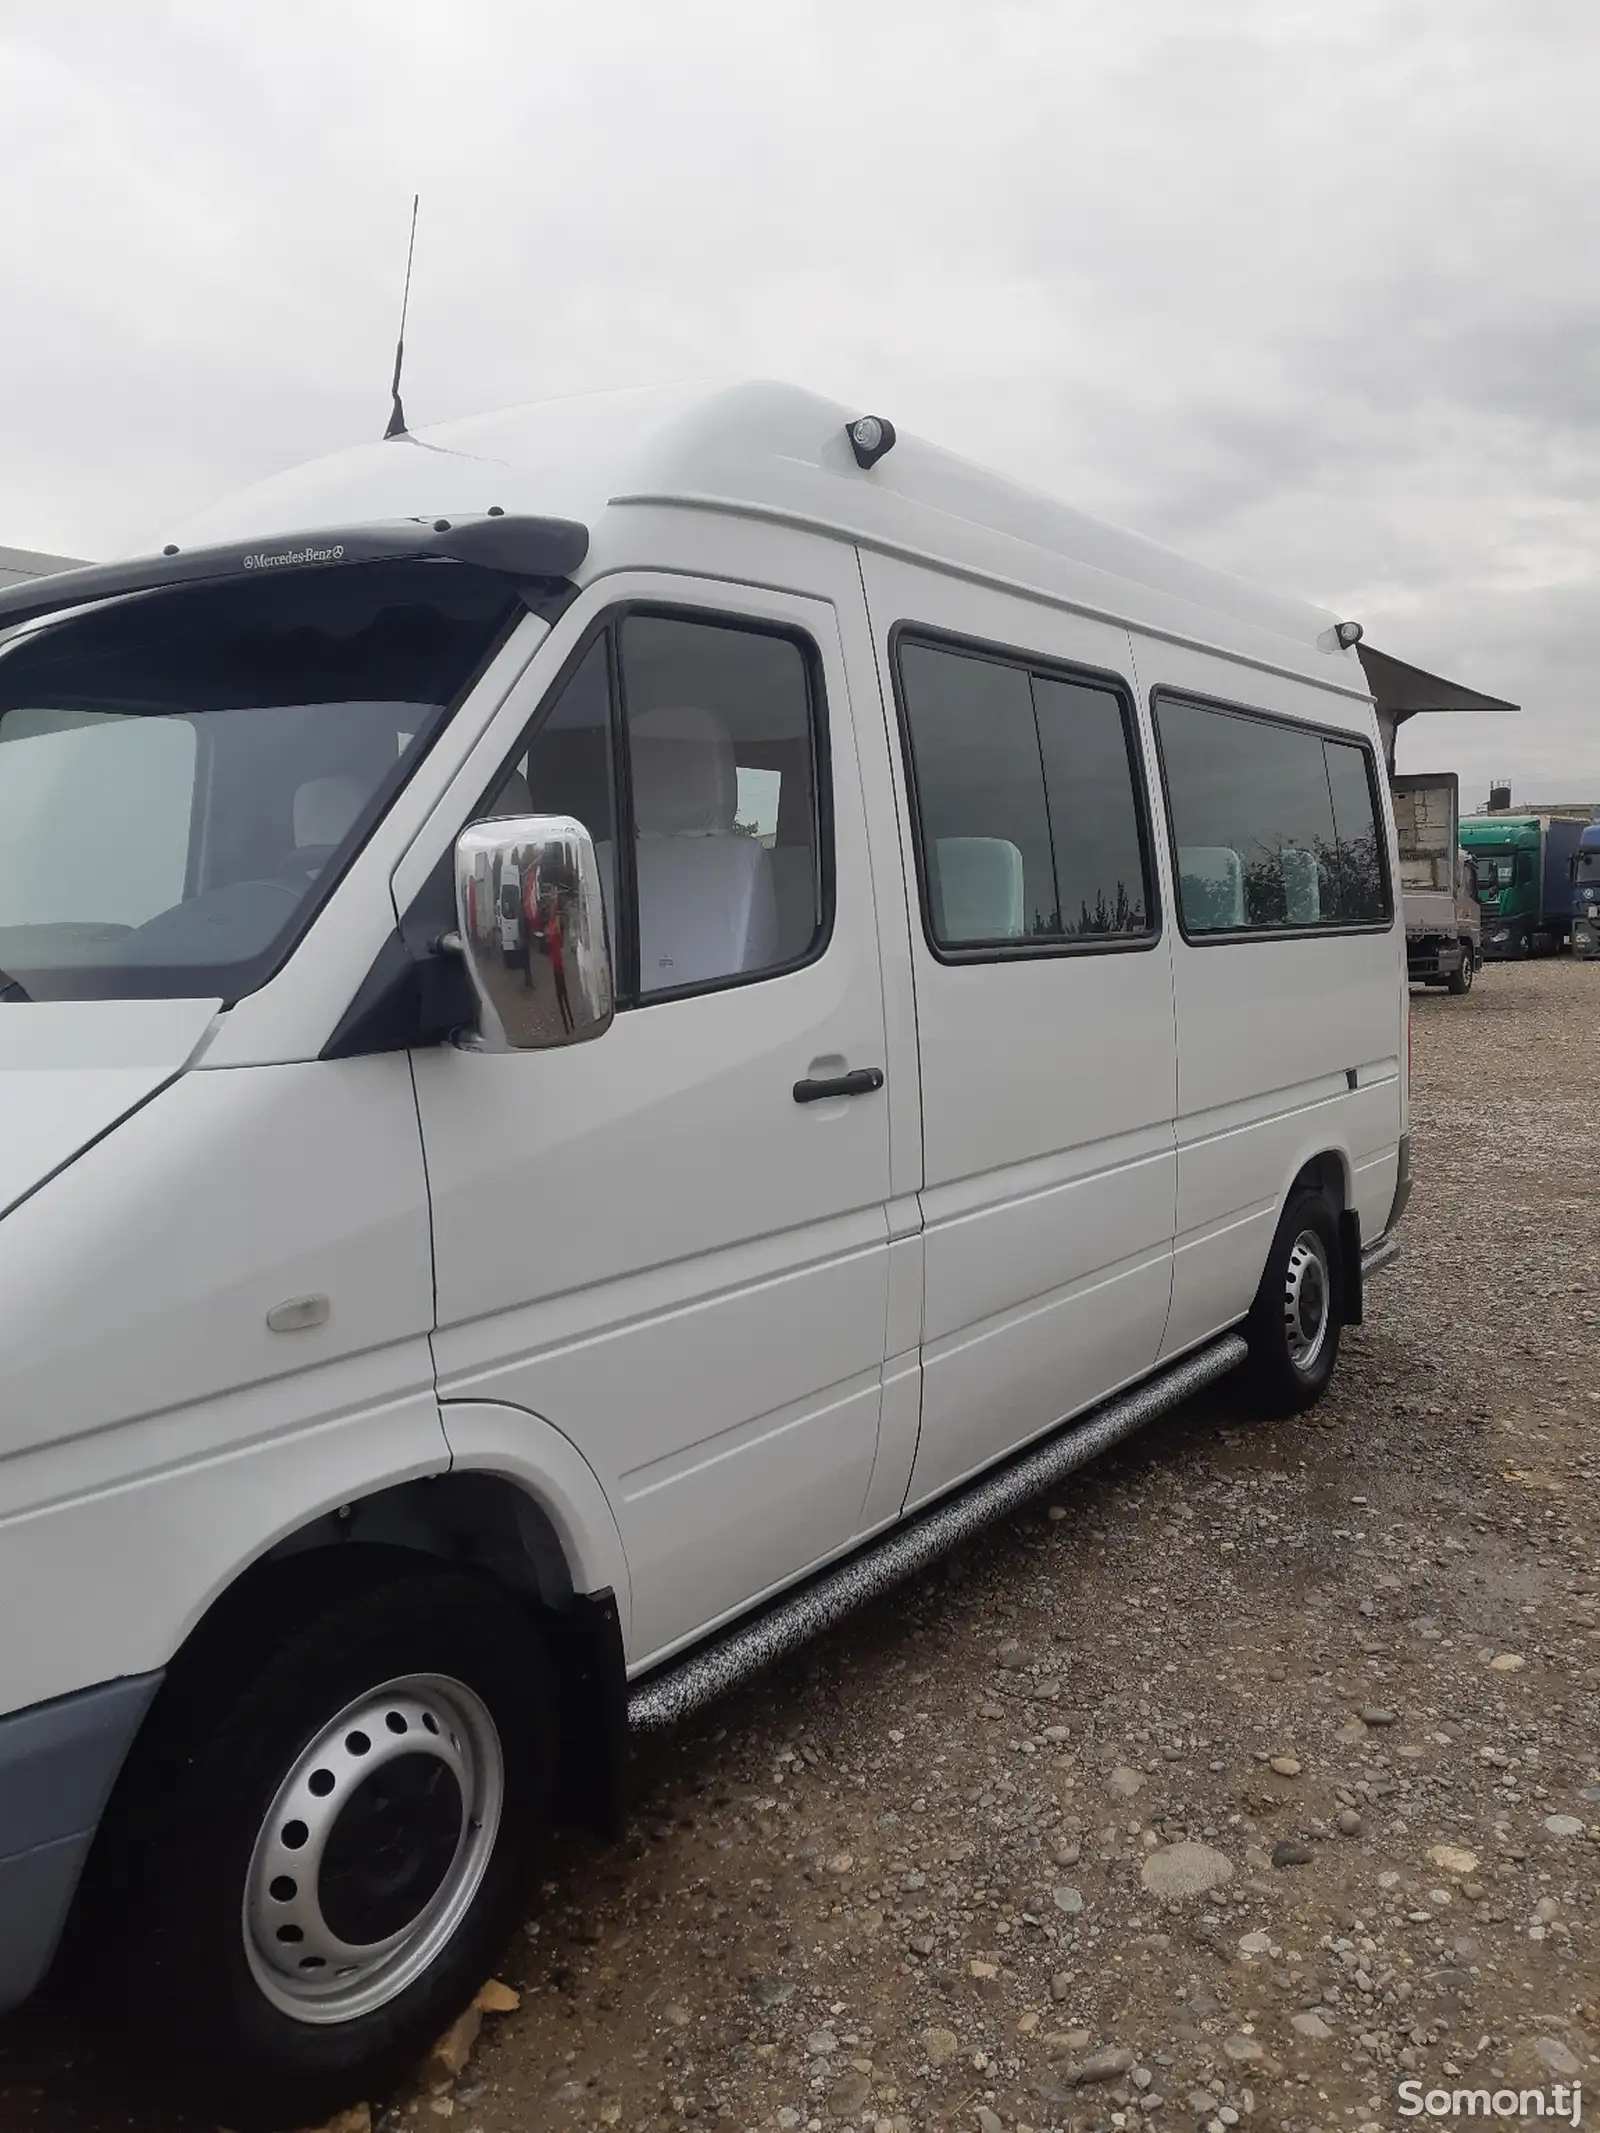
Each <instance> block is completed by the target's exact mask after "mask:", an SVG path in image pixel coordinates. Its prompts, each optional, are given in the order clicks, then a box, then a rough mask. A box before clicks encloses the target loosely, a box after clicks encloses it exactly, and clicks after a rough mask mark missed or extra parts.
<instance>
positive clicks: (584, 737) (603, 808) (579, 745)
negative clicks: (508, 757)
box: [484, 637, 617, 942]
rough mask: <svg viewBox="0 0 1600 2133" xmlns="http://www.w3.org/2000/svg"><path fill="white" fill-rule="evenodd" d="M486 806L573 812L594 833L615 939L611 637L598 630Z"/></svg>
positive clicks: (497, 811)
mask: <svg viewBox="0 0 1600 2133" xmlns="http://www.w3.org/2000/svg"><path fill="white" fill-rule="evenodd" d="M535 728H536V730H535V731H534V732H533V733H532V735H531V736H530V738H529V740H528V744H527V746H526V748H525V749H524V750H523V752H522V753H521V754H520V755H519V756H518V757H517V758H516V760H515V762H514V763H513V764H512V765H511V768H510V770H509V771H508V772H507V774H506V777H505V779H504V780H503V782H502V783H501V785H500V786H499V788H498V790H497V791H496V792H495V793H494V794H493V796H492V797H491V799H490V801H489V803H488V805H487V807H486V808H485V810H484V812H485V813H486V814H489V815H529V814H539V815H571V816H573V817H574V818H575V819H576V820H577V821H579V822H581V823H582V824H583V826H584V828H585V829H586V830H587V831H588V832H589V835H590V836H591V837H592V838H593V839H594V846H595V856H596V858H597V859H598V860H599V862H600V887H601V891H602V894H603V895H604V898H605V906H606V921H607V925H608V927H609V929H610V935H611V939H612V941H613V942H615V940H616V938H617V830H616V812H615V798H614V792H615V784H616V780H615V776H614V774H613V771H612V763H611V682H610V668H609V661H608V659H607V656H606V641H605V639H604V638H603V637H600V638H597V639H596V640H595V642H594V643H593V644H592V645H590V647H589V650H588V652H587V653H586V654H585V656H584V658H583V659H582V661H581V662H580V663H579V665H578V666H577V667H576V669H575V670H574V671H573V673H572V674H571V675H570V676H569V677H568V679H567V681H566V683H565V685H564V686H563V688H562V690H561V692H560V694H559V695H558V696H557V697H556V699H555V701H554V703H552V704H550V705H548V706H547V707H545V708H543V709H541V711H540V713H539V716H538V719H537V720H536V721H535Z"/></svg>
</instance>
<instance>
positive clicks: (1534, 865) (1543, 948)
mask: <svg viewBox="0 0 1600 2133" xmlns="http://www.w3.org/2000/svg"><path fill="white" fill-rule="evenodd" d="M1582 827H1583V825H1582V824H1581V823H1579V822H1575V821H1573V820H1572V819H1571V818H1570V817H1566V816H1561V815H1498V814H1497V815H1471V816H1469V817H1468V819H1467V820H1466V821H1465V822H1463V823H1462V825H1461V842H1462V845H1463V847H1464V849H1465V850H1466V851H1467V853H1468V854H1469V856H1470V857H1471V858H1472V859H1473V860H1475V861H1476V863H1477V868H1478V909H1479V914H1480V918H1481V921H1482V927H1483V953H1484V957H1485V959H1486V960H1489V961H1493V960H1495V959H1497V958H1504V957H1509V956H1525V955H1555V954H1558V953H1559V951H1560V950H1561V948H1562V946H1563V945H1564V943H1565V942H1566V940H1567V938H1568V936H1569V935H1570V934H1571V932H1572V892H1573V880H1572V862H1573V859H1574V858H1575V856H1576V854H1577V850H1578V837H1579V834H1580V832H1581V830H1582Z"/></svg>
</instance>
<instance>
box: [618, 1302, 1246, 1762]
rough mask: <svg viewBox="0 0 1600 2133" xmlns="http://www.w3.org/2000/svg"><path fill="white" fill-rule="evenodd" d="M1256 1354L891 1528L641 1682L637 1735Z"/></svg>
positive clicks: (1136, 1404) (1159, 1386) (682, 1712)
mask: <svg viewBox="0 0 1600 2133" xmlns="http://www.w3.org/2000/svg"><path fill="white" fill-rule="evenodd" d="M1248 1353H1249V1350H1248V1349H1247V1348H1246V1346H1245V1342H1244V1339H1243V1337H1242V1335H1240V1334H1237V1333H1228V1334H1225V1335H1224V1336H1223V1338H1222V1339H1221V1340H1217V1341H1213V1342H1211V1344H1210V1345H1209V1346H1208V1347H1205V1348H1200V1349H1197V1350H1196V1351H1195V1353H1194V1354H1193V1355H1186V1356H1185V1357H1184V1358H1183V1359H1182V1361H1181V1362H1177V1363H1174V1364H1173V1365H1172V1367H1171V1368H1170V1369H1168V1370H1163V1371H1161V1372H1160V1373H1159V1374H1158V1375H1157V1376H1155V1377H1153V1378H1147V1379H1146V1380H1145V1382H1144V1383H1143V1384H1141V1385H1136V1386H1134V1388H1133V1389H1132V1390H1131V1391H1130V1392H1126V1393H1123V1394H1122V1395H1121V1396H1120V1397H1119V1398H1117V1399H1114V1400H1110V1401H1108V1402H1107V1403H1106V1404H1105V1405H1104V1406H1103V1407H1099V1408H1096V1409H1094V1410H1093V1411H1092V1412H1091V1413H1090V1414H1089V1415H1087V1416H1085V1417H1082V1418H1080V1419H1079V1420H1078V1421H1076V1422H1074V1423H1073V1424H1072V1425H1071V1426H1070V1427H1069V1428H1067V1429H1064V1430H1062V1431H1060V1432H1059V1433H1058V1434H1057V1435H1056V1436H1054V1437H1051V1438H1049V1439H1047V1440H1046V1442H1045V1443H1043V1444H1039V1445H1035V1446H1034V1447H1033V1449H1032V1450H1030V1451H1027V1452H1024V1453H1023V1455H1022V1456H1021V1458H1019V1459H1015V1460H1013V1461H1012V1462H1011V1464H1010V1465H1008V1466H1003V1467H1000V1468H998V1469H997V1470H996V1471H994V1472H992V1473H988V1474H985V1475H983V1476H982V1477H981V1478H980V1479H979V1480H978V1481H976V1482H975V1483H974V1484H973V1485H972V1486H971V1487H970V1488H967V1489H964V1490H963V1491H962V1492H961V1493H960V1494H959V1495H957V1496H951V1497H947V1498H945V1500H944V1501H943V1502H941V1503H937V1504H935V1505H934V1506H933V1508H932V1509H931V1510H928V1511H923V1512H921V1513H920V1514H919V1515H918V1516H917V1517H915V1518H911V1519H908V1520H907V1521H906V1523H905V1524H904V1525H902V1526H895V1527H893V1528H891V1530H890V1531H889V1532H888V1533H886V1534H885V1535H883V1537H882V1538H881V1539H879V1540H876V1541H873V1542H871V1543H870V1544H869V1545H868V1546H867V1547H866V1548H865V1549H863V1550H862V1552H861V1553H860V1554H858V1555H853V1556H851V1557H849V1558H848V1560H847V1561H845V1562H843V1563H836V1564H834V1565H833V1566H832V1567H831V1568H830V1569H827V1570H824V1571H822V1572H820V1573H819V1574H818V1576H816V1577H815V1578H813V1579H812V1580H811V1581H810V1583H809V1584H807V1585H803V1586H802V1587H801V1588H800V1590H799V1591H798V1592H792V1593H787V1594H785V1595H784V1596H783V1597H782V1598H781V1599H779V1600H778V1601H777V1602H775V1604H774V1605H773V1606H771V1607H770V1608H768V1609H767V1610H766V1612H765V1613H763V1614H759V1615H756V1616H754V1617H747V1618H746V1619H745V1620H743V1621H740V1622H736V1623H735V1624H734V1625H733V1626H732V1628H730V1629H729V1630H727V1631H726V1632H725V1633H724V1634H723V1635H722V1636H720V1637H719V1638H718V1639H717V1640H716V1641H715V1642H714V1643H711V1644H703V1645H701V1646H699V1647H698V1648H697V1649H696V1650H695V1651H693V1652H691V1653H690V1654H689V1655H688V1656H687V1657H686V1658H684V1659H681V1660H677V1661H674V1662H672V1663H671V1664H670V1665H669V1666H667V1667H666V1668H665V1669H664V1670H663V1671H662V1672H661V1673H659V1674H653V1675H651V1676H650V1678H649V1679H648V1680H646V1681H642V1682H640V1683H639V1685H638V1686H637V1687H636V1688H634V1689H633V1690H632V1692H631V1693H630V1695H629V1697H628V1723H629V1725H630V1726H631V1727H632V1728H633V1729H634V1730H635V1731H636V1732H641V1733H643V1732H652V1731H654V1730H655V1729H656V1728H658V1727H661V1726H670V1725H675V1724H676V1723H677V1721H678V1720H679V1719H680V1718H683V1717H685V1716H686V1715H687V1714H688V1713H689V1712H690V1711H694V1710H698V1709H699V1707H700V1706H701V1705H702V1704H706V1703H710V1702H711V1701H712V1700H713V1699H714V1698H715V1697H718V1696H721V1695H723V1694H725V1693H726V1691H727V1690H729V1689H731V1688H733V1687H735V1686H736V1685H737V1684H738V1683H739V1682H741V1681H743V1680H745V1679H746V1677H747V1676H749V1675H751V1674H754V1673H756V1672H757V1671H758V1670H759V1669H760V1668H762V1667H764V1666H770V1665H771V1664H772V1662H773V1661H774V1660H775V1659H781V1658H782V1657H783V1656H784V1655H785V1653H787V1652H792V1651H794V1650H796V1649H797V1648H798V1647H799V1646H800V1645H802V1644H804V1643H806V1642H808V1641H809V1639H811V1638H812V1637H814V1636H815V1635H816V1634H817V1632H818V1631H819V1630H822V1629H827V1628H828V1627H830V1626H831V1625H832V1624H833V1623H835V1622H838V1621H841V1620H842V1619H843V1618H844V1616H846V1615H847V1614H850V1613H852V1612H853V1611H854V1610H855V1609H856V1608H858V1607H860V1606H861V1605H862V1604H863V1603H864V1602H865V1601H867V1600H872V1599H876V1598H877V1596H878V1594H879V1593H883V1592H888V1591H889V1590H890V1589H891V1588H892V1587H893V1586H895V1585H898V1584H900V1583H901V1582H902V1580H904V1579H906V1578H909V1577H914V1576H915V1575H916V1573H917V1572H918V1571H919V1570H923V1569H925V1568H926V1567H927V1565H928V1564H929V1563H931V1562H934V1561H936V1560H937V1558H938V1557H939V1556H941V1555H943V1554H944V1553H945V1552H946V1551H947V1550H948V1549H950V1548H953V1547H955V1545H956V1544H957V1542H959V1541H964V1540H966V1539H967V1538H968V1537H969V1536H970V1535H971V1534H974V1533H977V1532H980V1531H981V1530H982V1528H983V1527H985V1526H989V1525H993V1524H994V1522H995V1520H996V1519H1000V1518H1005V1517H1007V1516H1008V1515H1009V1514H1010V1513H1011V1512H1013V1511H1015V1510H1018V1509H1020V1508H1021V1506H1022V1505H1023V1504H1025V1503H1028V1502H1030V1501H1031V1500H1032V1498H1034V1497H1035V1496H1037V1495H1039V1493H1040V1492H1041V1491H1042V1490H1044V1489H1047V1488H1049V1487H1051V1486H1052V1485H1053V1484H1054V1483H1055V1482H1058V1481H1062V1480H1065V1478H1066V1477H1067V1475H1069V1474H1073V1473H1076V1472H1077V1470H1078V1468H1079V1467H1082V1466H1087V1465H1088V1464H1089V1462H1090V1460H1091V1459H1097V1458H1098V1457H1099V1456H1100V1454H1101V1453H1102V1452H1105V1451H1109V1450H1110V1448H1111V1446H1112V1445H1114V1444H1120V1443H1121V1442H1122V1440H1123V1439H1124V1438H1125V1437H1131V1436H1132V1435H1133V1434H1134V1432H1135V1431H1136V1430H1140V1429H1143V1428H1144V1426H1145V1424H1146V1423H1147V1422H1153V1421H1155V1420H1156V1418H1157V1416H1159V1415H1164V1414H1166V1413H1167V1412H1168V1410H1169V1409H1170V1408H1174V1407H1177V1406H1178V1405H1179V1404H1180V1403H1181V1402H1182V1401H1184V1400H1187V1399H1189V1398H1190V1397H1191V1396H1192V1395H1193V1394H1194V1393H1197V1392H1199V1391H1201V1390H1202V1388H1203V1387H1205V1386H1207V1385H1210V1384H1212V1383H1214V1382H1215V1380H1216V1379H1218V1378H1220V1377H1224V1376H1226V1374H1227V1373H1228V1372H1229V1371H1230V1370H1236V1369H1237V1368H1238V1366H1239V1365H1240V1364H1241V1363H1242V1362H1243V1361H1244V1359H1245V1357H1246V1355H1247V1354H1248Z"/></svg>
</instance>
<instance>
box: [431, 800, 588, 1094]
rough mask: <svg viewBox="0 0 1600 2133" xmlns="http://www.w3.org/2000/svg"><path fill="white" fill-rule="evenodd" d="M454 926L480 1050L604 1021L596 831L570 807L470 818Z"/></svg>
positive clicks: (580, 1034) (583, 1029) (555, 1037)
mask: <svg viewBox="0 0 1600 2133" xmlns="http://www.w3.org/2000/svg"><path fill="white" fill-rule="evenodd" d="M456 927H457V931H458V933H459V936H460V942H461V953H462V955H463V957H464V958H465V960H466V965H467V972H468V975H469V976H470V977H471V980H472V989H473V991H474V992H475V993H476V994H477V997H478V1031H479V1034H478V1042H479V1045H480V1046H481V1047H482V1049H484V1050H485V1051H494V1052H521V1051H541V1050H544V1049H546V1048H548V1047H550V1046H552V1045H558V1044H582V1043H583V1042H584V1041H585V1040H586V1039H587V1038H590V1037H598V1036H601V1035H602V1034H603V1033H604V1032H605V1031H606V1030H607V1029H608V1028H609V1027H610V1025H611V1017H612V1014H613V1012H614V1000H613V993H612V982H611V947H610V943H609V941H608V940H607V938H606V914H605V903H604V900H603V898H602V896H601V893H600V865H599V861H598V860H597V859H596V857H595V849H594V839H593V838H592V837H591V836H590V835H589V832H588V831H587V830H586V829H585V828H584V826H583V824H582V823H581V822H575V821H574V820H573V819H572V817H571V816H570V815H510V816H505V817H502V818H500V819H498V820H495V821H490V822H473V823H469V824H468V826H467V827H466V828H465V829H464V830H463V831H462V832H461V835H460V836H459V837H458V838H457V839H456Z"/></svg>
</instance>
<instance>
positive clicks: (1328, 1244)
mask: <svg viewBox="0 0 1600 2133" xmlns="http://www.w3.org/2000/svg"><path fill="white" fill-rule="evenodd" d="M1343 1322H1344V1269H1343V1265H1342V1262H1341V1260H1340V1256H1339V1227H1338V1224H1337V1222H1336V1221H1335V1219H1334V1214H1333V1210H1332V1208H1330V1206H1329V1205H1328V1202H1327V1200H1326V1199H1325V1198H1324V1197H1323V1195H1322V1194H1321V1193H1320V1192H1317V1191H1315V1190H1313V1189H1311V1188H1302V1189H1301V1190H1300V1191H1298V1192H1296V1193H1295V1194H1294V1196H1293V1197H1292V1198H1291V1200H1290V1202H1289V1205H1288V1206H1287V1207H1286V1208H1285V1209H1284V1212H1283V1219H1282V1221H1280V1223H1279V1224H1278V1231H1277V1235H1276V1236H1275V1237H1274V1238H1273V1240H1272V1250H1271V1251H1270V1252H1269V1253H1268V1255H1267V1265H1266V1271H1265V1272H1264V1273H1263V1274H1262V1277H1261V1286H1260V1288H1259V1289H1258V1290H1257V1291H1256V1300H1255V1302H1254V1304H1253V1305H1252V1306H1251V1310H1250V1316H1249V1318H1248V1320H1247V1321H1246V1323H1245V1338H1246V1339H1247V1340H1248V1342H1249V1344H1250V1365H1249V1370H1250V1378H1251V1382H1252V1385H1253V1389H1254V1392H1255V1395H1256V1399H1257V1402H1258V1404H1259V1405H1260V1406H1261V1408H1262V1409H1263V1411H1264V1412H1266V1413H1268V1414H1277V1415H1287V1414H1297V1413H1298V1412H1299V1411H1300V1409H1302V1408H1305V1407H1310V1406H1311V1405H1312V1404H1313V1402H1315V1401H1317V1400H1320V1399H1321V1397H1322V1395H1323V1394H1324V1392H1326V1391H1327V1389H1328V1381H1329V1379H1330V1378H1331V1377H1332V1376H1333V1366H1334V1364H1335V1363H1336V1362H1337V1361H1338V1357H1339V1335H1340V1332H1341V1329H1342V1326H1343Z"/></svg>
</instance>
